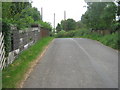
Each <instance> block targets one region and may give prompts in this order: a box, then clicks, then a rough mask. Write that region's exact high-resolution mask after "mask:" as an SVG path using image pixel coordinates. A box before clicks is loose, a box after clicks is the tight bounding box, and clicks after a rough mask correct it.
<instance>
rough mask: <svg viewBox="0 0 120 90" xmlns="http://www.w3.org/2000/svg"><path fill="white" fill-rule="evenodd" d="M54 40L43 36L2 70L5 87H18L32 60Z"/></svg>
mask: <svg viewBox="0 0 120 90" xmlns="http://www.w3.org/2000/svg"><path fill="white" fill-rule="evenodd" d="M51 40H53V38H51V37H47V38H43V39H42V40H40V41H38V42H37V43H36V44H35V45H33V46H31V47H30V48H29V49H27V50H25V51H23V52H22V53H21V54H20V56H19V57H18V58H17V59H16V60H15V61H14V62H13V64H11V65H9V66H8V67H7V68H5V69H4V70H3V71H2V79H3V80H2V86H3V88H17V87H18V85H19V84H20V81H21V80H22V78H23V77H24V75H25V73H26V72H27V71H28V69H29V68H30V65H31V63H32V62H34V61H35V59H36V58H37V57H38V56H39V54H40V53H41V52H42V51H43V49H44V48H45V46H46V45H48V43H49V42H50V41H51Z"/></svg>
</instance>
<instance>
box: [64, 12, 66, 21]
mask: <svg viewBox="0 0 120 90" xmlns="http://www.w3.org/2000/svg"><path fill="white" fill-rule="evenodd" d="M64 20H66V11H64Z"/></svg>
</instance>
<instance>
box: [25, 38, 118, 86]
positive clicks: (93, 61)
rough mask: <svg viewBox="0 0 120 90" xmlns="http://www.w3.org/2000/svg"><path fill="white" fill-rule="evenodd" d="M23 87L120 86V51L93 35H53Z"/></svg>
mask: <svg viewBox="0 0 120 90" xmlns="http://www.w3.org/2000/svg"><path fill="white" fill-rule="evenodd" d="M23 88H118V52H117V51H115V50H113V49H112V48H109V47H107V46H104V45H102V44H100V43H99V42H97V41H94V40H90V39H83V38H57V39H54V41H53V42H52V43H51V44H50V46H49V48H48V50H47V51H46V53H45V55H44V56H43V58H42V59H41V60H40V62H39V63H38V64H37V66H36V67H35V69H34V70H33V72H32V73H31V74H30V76H29V78H28V79H27V80H26V81H25V83H24V86H23Z"/></svg>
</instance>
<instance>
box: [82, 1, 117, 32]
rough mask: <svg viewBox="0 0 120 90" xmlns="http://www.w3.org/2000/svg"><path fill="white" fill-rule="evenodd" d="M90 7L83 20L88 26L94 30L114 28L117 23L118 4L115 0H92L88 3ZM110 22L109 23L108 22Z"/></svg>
mask: <svg viewBox="0 0 120 90" xmlns="http://www.w3.org/2000/svg"><path fill="white" fill-rule="evenodd" d="M87 4H88V9H87V11H86V13H85V14H84V15H83V16H82V18H81V22H82V23H84V24H86V26H87V27H88V28H92V29H94V30H104V29H108V30H111V31H112V29H114V28H112V27H113V24H114V23H116V21H115V18H116V12H117V6H116V5H115V3H113V2H91V3H87ZM108 23H109V24H108Z"/></svg>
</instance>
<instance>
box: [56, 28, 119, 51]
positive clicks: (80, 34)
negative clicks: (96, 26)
mask: <svg viewBox="0 0 120 90" xmlns="http://www.w3.org/2000/svg"><path fill="white" fill-rule="evenodd" d="M55 37H57V38H89V39H93V40H97V41H100V42H101V43H103V44H104V45H107V46H110V47H112V48H114V49H118V50H120V39H119V38H118V33H112V34H106V35H101V34H98V33H95V32H91V31H90V30H88V29H85V28H83V29H80V30H72V31H69V32H65V31H61V32H59V33H58V34H57V35H55Z"/></svg>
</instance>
